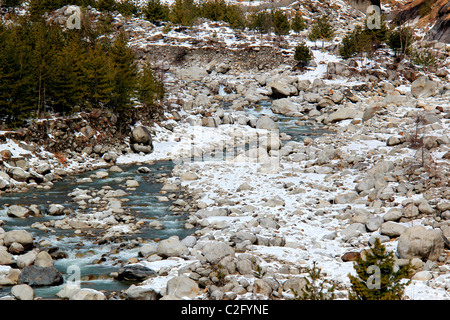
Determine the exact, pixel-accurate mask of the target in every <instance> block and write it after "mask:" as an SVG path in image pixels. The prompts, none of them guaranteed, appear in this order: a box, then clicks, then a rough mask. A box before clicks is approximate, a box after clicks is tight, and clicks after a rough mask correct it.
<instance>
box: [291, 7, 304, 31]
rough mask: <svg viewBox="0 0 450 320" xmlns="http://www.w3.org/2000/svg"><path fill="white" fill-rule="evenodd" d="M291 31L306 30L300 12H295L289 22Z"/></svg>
mask: <svg viewBox="0 0 450 320" xmlns="http://www.w3.org/2000/svg"><path fill="white" fill-rule="evenodd" d="M291 29H292V30H294V31H295V32H299V31H303V30H305V29H306V23H305V20H304V19H303V16H302V14H301V13H300V12H298V11H297V12H296V13H295V16H294V18H293V19H292V21H291Z"/></svg>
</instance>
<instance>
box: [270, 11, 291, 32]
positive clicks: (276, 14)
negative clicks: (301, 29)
mask: <svg viewBox="0 0 450 320" xmlns="http://www.w3.org/2000/svg"><path fill="white" fill-rule="evenodd" d="M271 15H272V16H271V18H272V21H273V30H274V32H275V34H276V35H287V34H289V30H290V29H291V26H290V24H289V20H288V19H287V18H286V15H285V14H284V13H283V12H282V11H281V10H280V9H275V10H273V11H272V13H271Z"/></svg>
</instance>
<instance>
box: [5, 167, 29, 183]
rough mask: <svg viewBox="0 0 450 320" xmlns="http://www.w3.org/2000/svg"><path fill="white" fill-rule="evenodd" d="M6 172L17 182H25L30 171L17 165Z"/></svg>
mask: <svg viewBox="0 0 450 320" xmlns="http://www.w3.org/2000/svg"><path fill="white" fill-rule="evenodd" d="M7 173H8V174H9V176H10V177H11V178H13V179H14V180H16V181H19V182H26V181H27V180H28V179H29V178H30V177H31V174H30V173H28V172H26V171H25V170H23V169H22V168H19V167H13V168H9V169H8V171H7Z"/></svg>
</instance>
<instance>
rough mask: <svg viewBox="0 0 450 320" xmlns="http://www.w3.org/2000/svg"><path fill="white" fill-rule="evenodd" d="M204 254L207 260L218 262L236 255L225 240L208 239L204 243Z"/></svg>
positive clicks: (213, 262)
mask: <svg viewBox="0 0 450 320" xmlns="http://www.w3.org/2000/svg"><path fill="white" fill-rule="evenodd" d="M202 254H203V256H204V257H205V259H206V261H208V262H209V263H211V264H217V263H219V261H220V260H222V259H223V258H225V257H227V256H234V250H233V248H231V247H230V246H229V245H228V244H226V243H224V242H220V241H208V242H207V243H205V244H203V245H202Z"/></svg>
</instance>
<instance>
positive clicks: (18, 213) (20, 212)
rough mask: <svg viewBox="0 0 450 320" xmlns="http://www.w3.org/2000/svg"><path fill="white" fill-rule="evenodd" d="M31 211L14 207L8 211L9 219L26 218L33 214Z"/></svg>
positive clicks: (21, 207)
mask: <svg viewBox="0 0 450 320" xmlns="http://www.w3.org/2000/svg"><path fill="white" fill-rule="evenodd" d="M31 213H32V212H31V210H30V209H28V208H25V207H23V206H18V205H15V204H14V205H12V206H10V207H8V209H7V210H6V214H7V215H8V217H14V218H26V217H28V216H29V215H30V214H31Z"/></svg>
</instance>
